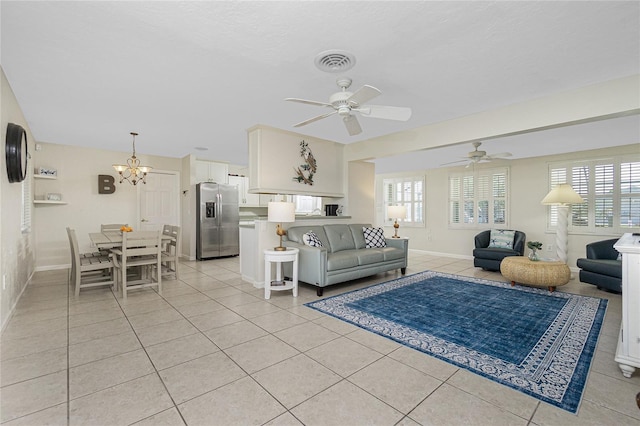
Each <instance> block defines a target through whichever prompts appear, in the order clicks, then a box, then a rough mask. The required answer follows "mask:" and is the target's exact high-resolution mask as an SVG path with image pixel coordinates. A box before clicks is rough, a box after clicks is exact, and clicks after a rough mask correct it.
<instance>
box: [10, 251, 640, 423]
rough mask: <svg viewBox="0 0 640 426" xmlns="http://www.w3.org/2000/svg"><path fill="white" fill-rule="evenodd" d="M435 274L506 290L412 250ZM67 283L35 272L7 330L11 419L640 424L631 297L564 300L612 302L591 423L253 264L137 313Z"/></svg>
mask: <svg viewBox="0 0 640 426" xmlns="http://www.w3.org/2000/svg"><path fill="white" fill-rule="evenodd" d="M426 269H431V270H437V271H443V272H449V273H456V274H460V275H468V276H479V277H488V278H491V279H496V280H501V279H502V277H501V276H500V274H498V273H487V272H483V271H481V270H479V269H477V268H473V266H472V262H471V261H469V260H458V259H451V258H442V257H434V256H429V255H424V254H416V253H412V254H411V258H410V267H409V270H408V272H409V273H415V272H419V271H423V270H426ZM66 274H67V272H66V271H65V270H61V271H49V272H40V273H37V274H35V276H34V278H33V281H32V283H31V284H29V286H28V287H27V289H26V291H25V292H24V294H23V296H22V298H21V299H20V301H19V304H18V306H17V309H16V311H15V315H14V316H13V317H12V319H11V320H10V322H9V324H8V325H7V327H6V328H5V331H4V333H3V335H2V342H1V343H2V348H1V354H0V366H1V386H2V387H1V389H0V392H1V404H0V411H1V413H0V422H2V423H3V424H4V423H7V424H8V425H45V424H47V425H67V424H69V425H130V424H136V425H183V424H188V425H253V424H256V425H260V424H268V425H299V424H305V425H373V424H376V425H396V424H398V425H418V424H421V425H460V424H470V425H503V424H504V425H528V424H529V425H548V424H551V425H640V410H639V409H638V407H637V406H636V404H635V401H634V398H635V395H636V393H638V392H639V391H640V374H639V373H636V374H635V375H634V376H633V377H632V378H631V379H625V378H624V377H623V376H622V375H621V374H620V372H619V370H618V368H617V366H616V364H615V362H614V360H613V356H614V352H615V344H616V336H617V332H618V329H619V324H620V317H621V307H620V297H619V296H617V295H612V294H609V293H605V292H601V291H598V290H597V289H596V288H595V287H593V286H590V285H586V284H581V283H579V282H577V280H575V279H574V280H572V281H571V283H570V284H568V285H567V286H564V287H562V288H560V289H559V290H560V291H569V292H573V293H580V294H584V295H590V296H597V297H604V298H608V299H609V300H610V303H609V309H608V311H607V316H606V320H605V324H604V327H603V330H602V333H601V337H600V340H599V343H598V348H597V352H596V354H595V358H594V363H593V366H592V369H591V372H590V375H589V381H588V385H587V388H586V391H585V395H584V398H583V401H582V405H581V407H580V410H579V413H578V415H577V416H576V415H573V414H569V413H567V412H565V411H562V410H559V409H557V408H554V407H552V406H550V405H547V404H545V403H541V402H539V401H538V400H536V399H533V398H531V397H529V396H527V395H524V394H521V393H519V392H517V391H515V390H512V389H509V388H506V387H504V386H501V385H499V384H496V383H494V382H491V381H489V380H486V379H484V378H481V377H479V376H476V375H474V374H472V373H469V372H467V371H465V370H461V369H459V368H456V367H454V366H452V365H449V364H446V363H444V362H442V361H439V360H437V359H434V358H432V357H430V356H427V355H425V354H423V353H420V352H417V351H414V350H412V349H408V348H406V347H403V346H401V345H399V344H397V343H395V342H392V341H390V340H387V339H385V338H382V337H379V336H377V335H374V334H372V333H369V332H367V331H364V330H361V329H359V328H357V327H354V326H352V325H349V324H347V323H344V322H341V321H339V320H336V319H334V318H331V317H328V316H325V315H324V314H321V313H318V312H316V311H314V310H311V309H309V308H306V307H305V306H303V304H304V303H305V302H308V301H312V300H316V299H317V297H316V295H315V290H314V289H313V288H311V287H309V286H304V285H303V286H301V288H300V295H299V297H298V298H296V299H294V298H293V297H292V295H291V293H290V292H282V293H278V292H274V293H272V297H271V299H270V300H268V301H266V300H264V298H263V293H262V291H261V290H260V289H256V288H254V287H253V286H252V285H250V284H248V283H246V282H243V281H242V279H241V278H240V275H239V260H238V258H231V259H217V260H210V261H205V262H183V263H182V264H181V266H180V280H179V281H176V280H172V281H165V287H164V292H163V295H162V297H161V296H159V295H158V294H156V293H155V292H154V291H153V290H142V291H139V292H134V293H131V295H130V296H129V298H128V300H127V302H126V303H123V302H122V300H121V299H120V298H118V297H114V295H113V294H112V293H111V291H110V290H109V289H93V290H83V291H82V293H81V295H80V298H79V299H78V300H76V299H74V298H73V295H72V292H70V291H69V287H68V285H67V280H66ZM394 277H396V273H387V274H379V275H376V276H374V277H370V278H368V279H363V280H358V281H355V282H351V283H349V284H348V285H339V286H333V287H331V288H329V289H327V290H326V291H325V295H334V294H338V293H341V292H344V291H347V290H353V289H355V288H359V287H363V286H367V285H370V284H373V283H378V282H382V281H386V280H388V279H391V278H394ZM70 294H71V296H69V295H70Z"/></svg>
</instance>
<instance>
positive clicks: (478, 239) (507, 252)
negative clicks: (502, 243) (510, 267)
mask: <svg viewBox="0 0 640 426" xmlns="http://www.w3.org/2000/svg"><path fill="white" fill-rule="evenodd" d="M490 239H491V230H487V231H482V232H481V233H479V234H478V235H476V236H475V239H474V243H475V246H476V248H475V249H474V250H473V266H477V267H480V268H482V269H484V270H487V271H499V270H500V263H501V262H502V259H504V258H505V257H507V256H522V255H524V243H525V241H526V239H527V236H526V235H525V233H524V232H521V231H515V234H514V237H513V249H507V248H495V247H489V243H490V242H491V241H490Z"/></svg>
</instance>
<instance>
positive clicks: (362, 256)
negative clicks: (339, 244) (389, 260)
mask: <svg viewBox="0 0 640 426" xmlns="http://www.w3.org/2000/svg"><path fill="white" fill-rule="evenodd" d="M356 253H357V256H358V265H360V266H362V265H371V264H372V263H378V262H384V253H383V252H382V250H381V249H358V250H357V251H356Z"/></svg>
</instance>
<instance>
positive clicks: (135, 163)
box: [113, 132, 151, 185]
mask: <svg viewBox="0 0 640 426" xmlns="http://www.w3.org/2000/svg"><path fill="white" fill-rule="evenodd" d="M131 136H133V155H132V156H131V158H128V159H127V164H126V165H124V164H114V165H113V168H114V169H116V171H117V172H118V174H119V175H120V183H122V181H123V180H125V179H126V180H127V181H128V182H129V183H130V184H132V185H137V183H138V182H139V181H142V183H144V184H146V183H147V181H146V180H145V179H146V177H147V173H149V172H150V171H151V167H149V166H141V165H140V160H138V159H137V158H136V136H138V134H137V133H135V132H131Z"/></svg>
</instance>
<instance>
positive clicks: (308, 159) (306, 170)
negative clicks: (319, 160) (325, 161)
mask: <svg viewBox="0 0 640 426" xmlns="http://www.w3.org/2000/svg"><path fill="white" fill-rule="evenodd" d="M300 157H302V158H304V164H300V166H299V167H295V168H294V169H293V170H295V172H296V176H295V177H294V178H293V180H294V181H296V182H298V183H304V184H306V185H313V175H314V174H315V173H316V170H317V168H318V166H317V164H316V159H315V158H314V157H313V153H312V152H311V148H309V144H308V143H307V142H305V141H301V142H300Z"/></svg>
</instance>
